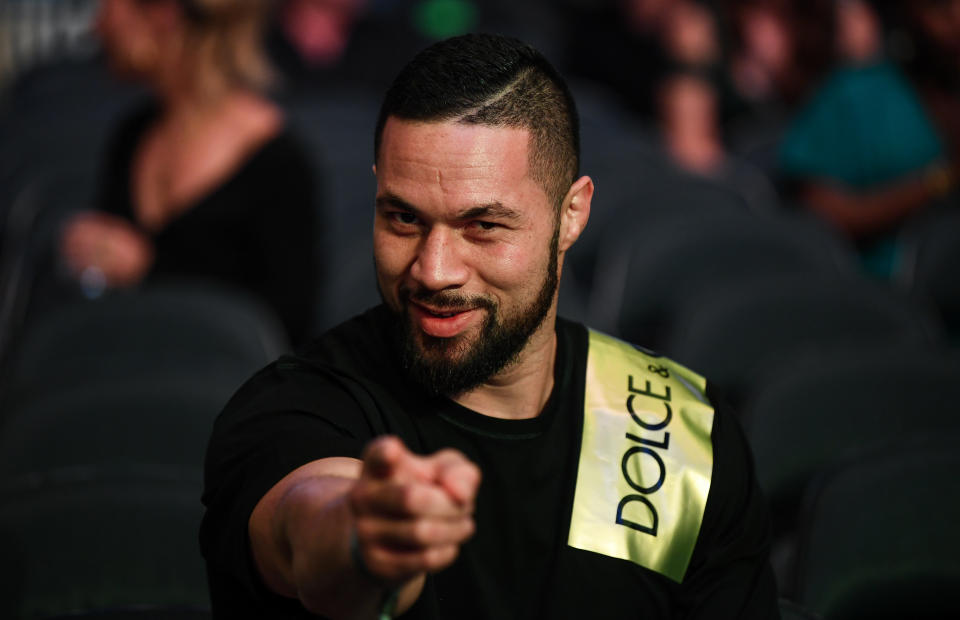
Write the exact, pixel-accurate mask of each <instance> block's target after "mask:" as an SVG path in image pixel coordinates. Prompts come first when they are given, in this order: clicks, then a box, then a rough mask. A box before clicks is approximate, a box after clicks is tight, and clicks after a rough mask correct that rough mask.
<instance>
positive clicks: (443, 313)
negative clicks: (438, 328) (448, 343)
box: [430, 312, 460, 319]
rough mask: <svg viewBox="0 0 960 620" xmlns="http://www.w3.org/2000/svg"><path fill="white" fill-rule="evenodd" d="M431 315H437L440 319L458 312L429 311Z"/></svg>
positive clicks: (447, 317)
mask: <svg viewBox="0 0 960 620" xmlns="http://www.w3.org/2000/svg"><path fill="white" fill-rule="evenodd" d="M430 314H432V315H433V316H438V317H440V318H441V319H449V318H450V317H452V316H456V315H458V314H460V313H459V312H431V313H430Z"/></svg>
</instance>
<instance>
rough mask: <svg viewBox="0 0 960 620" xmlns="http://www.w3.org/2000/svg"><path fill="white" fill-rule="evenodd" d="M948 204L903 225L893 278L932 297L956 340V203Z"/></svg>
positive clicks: (959, 229)
mask: <svg viewBox="0 0 960 620" xmlns="http://www.w3.org/2000/svg"><path fill="white" fill-rule="evenodd" d="M955 200H960V197H955ZM951 207H952V208H950V209H948V210H945V211H936V212H934V213H931V214H929V216H927V217H924V218H922V219H920V220H918V221H916V222H915V223H913V225H911V226H908V227H907V228H906V229H905V231H904V233H903V234H902V235H901V245H902V246H903V261H902V265H901V268H900V271H899V273H898V274H897V278H898V280H899V281H900V282H901V283H902V284H904V285H905V286H907V287H908V288H909V289H910V290H911V291H914V292H915V293H919V294H924V295H928V296H929V297H930V298H931V299H932V300H933V302H934V304H936V306H937V308H938V309H939V310H940V313H941V315H942V317H943V321H944V323H945V324H946V326H947V329H948V331H949V333H950V334H951V338H952V340H953V341H954V342H955V343H960V285H958V283H960V213H958V212H957V209H956V207H957V205H956V204H954V205H951Z"/></svg>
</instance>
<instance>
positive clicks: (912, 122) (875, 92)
mask: <svg viewBox="0 0 960 620" xmlns="http://www.w3.org/2000/svg"><path fill="white" fill-rule="evenodd" d="M943 159H944V148H943V144H942V142H941V140H940V138H939V136H938V134H937V130H936V128H935V127H934V125H933V123H932V122H931V121H930V119H929V117H928V116H927V113H926V111H925V110H924V108H923V105H922V104H921V102H920V100H919V99H918V97H917V95H916V93H915V91H914V89H913V87H912V86H911V85H910V84H909V83H908V82H907V80H906V78H905V77H904V76H903V75H902V74H901V73H900V71H899V70H898V69H897V68H896V67H895V66H894V65H893V64H892V63H891V62H889V61H886V60H880V61H878V62H875V63H872V64H868V65H846V66H842V67H840V68H837V69H836V70H834V71H833V73H831V74H830V76H829V77H828V78H827V80H826V82H825V83H824V84H823V86H822V87H821V88H820V90H819V91H817V92H816V93H815V94H814V95H813V97H812V98H811V100H810V101H809V102H808V103H807V104H806V105H805V106H804V107H803V108H802V109H801V110H800V112H799V114H798V115H797V117H796V119H795V120H794V122H793V123H792V124H791V126H790V127H789V128H788V130H787V132H786V135H785V136H784V139H783V142H782V143H781V145H780V152H779V163H780V168H781V170H782V172H783V174H784V175H785V176H786V177H788V178H794V179H807V180H821V181H832V182H835V183H838V184H842V185H845V186H847V187H848V188H849V189H852V190H853V191H857V190H868V189H871V188H877V187H880V186H882V185H884V184H887V183H890V182H893V181H897V180H899V179H902V178H904V177H906V176H908V175H911V174H916V173H918V172H920V171H923V170H924V169H927V168H929V167H930V166H932V165H934V164H936V163H937V162H940V161H942V160H943ZM861 252H862V258H863V262H864V267H865V268H866V270H867V272H869V273H871V274H873V275H877V276H881V277H887V276H889V275H890V273H891V272H892V270H893V269H894V267H895V265H896V260H897V247H896V241H895V238H894V235H893V233H887V234H885V235H880V236H879V237H875V238H873V239H871V240H870V241H869V242H868V243H866V244H861Z"/></svg>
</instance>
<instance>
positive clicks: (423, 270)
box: [410, 226, 469, 291]
mask: <svg viewBox="0 0 960 620" xmlns="http://www.w3.org/2000/svg"><path fill="white" fill-rule="evenodd" d="M461 250H462V248H461V247H460V242H459V241H458V239H457V235H456V233H455V232H454V231H452V230H450V229H447V228H444V227H440V226H437V227H434V228H432V229H430V231H429V232H428V233H427V235H426V237H424V238H423V240H422V241H421V243H420V247H419V248H418V252H417V258H416V260H415V261H414V262H413V265H412V266H411V267H410V276H411V277H412V278H413V279H414V280H415V281H416V282H417V283H418V284H419V285H420V286H422V287H423V288H425V289H427V290H431V291H442V290H444V289H449V288H457V287H460V286H463V285H464V284H465V283H466V282H467V278H468V276H469V271H468V268H467V265H466V263H465V262H464V261H463V257H462V256H461Z"/></svg>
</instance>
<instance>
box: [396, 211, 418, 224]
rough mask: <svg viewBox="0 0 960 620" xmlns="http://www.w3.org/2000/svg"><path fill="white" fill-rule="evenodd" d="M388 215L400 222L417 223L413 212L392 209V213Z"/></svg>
mask: <svg viewBox="0 0 960 620" xmlns="http://www.w3.org/2000/svg"><path fill="white" fill-rule="evenodd" d="M390 217H392V218H393V219H394V221H396V222H398V223H400V224H408V225H409V224H416V223H417V216H416V215H414V214H413V213H410V212H409V211H394V212H393V213H391V214H390Z"/></svg>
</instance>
